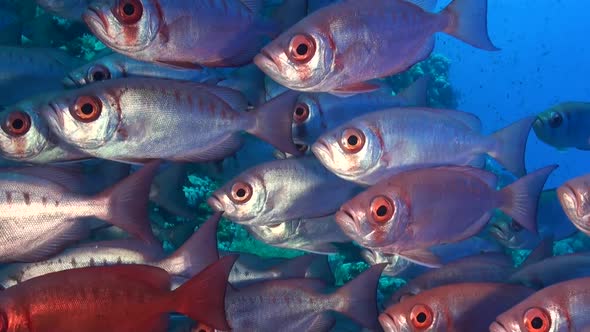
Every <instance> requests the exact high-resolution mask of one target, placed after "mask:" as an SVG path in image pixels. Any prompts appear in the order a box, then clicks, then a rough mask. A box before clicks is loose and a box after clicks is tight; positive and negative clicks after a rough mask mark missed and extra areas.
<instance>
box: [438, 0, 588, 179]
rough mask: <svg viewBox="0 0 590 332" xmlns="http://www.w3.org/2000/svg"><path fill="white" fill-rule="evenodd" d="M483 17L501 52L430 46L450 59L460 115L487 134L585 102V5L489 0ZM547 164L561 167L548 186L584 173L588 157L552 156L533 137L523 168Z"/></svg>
mask: <svg viewBox="0 0 590 332" xmlns="http://www.w3.org/2000/svg"><path fill="white" fill-rule="evenodd" d="M449 2H450V1H449V0H444V1H442V2H440V4H439V5H440V7H441V8H443V7H445V6H446V5H447V4H448V3H449ZM488 18H489V21H488V26H489V28H488V30H489V31H490V37H491V39H492V41H493V42H494V44H495V45H496V46H497V47H499V48H501V51H499V52H495V53H494V52H486V51H482V50H478V49H475V48H473V47H471V46H469V45H466V44H464V43H461V42H458V41H457V40H455V39H454V38H452V37H448V36H446V35H443V34H439V36H438V38H439V40H438V41H437V46H436V51H437V52H440V53H442V54H444V55H445V56H446V57H448V58H449V59H450V60H451V72H450V77H451V82H452V85H453V86H454V88H455V89H457V90H458V91H459V92H460V94H461V97H460V100H459V109H461V110H463V111H467V112H471V113H475V114H477V115H478V116H479V117H480V118H481V119H482V122H483V124H484V130H485V131H486V132H492V131H494V130H496V129H499V128H501V127H504V126H506V125H508V124H510V123H511V122H514V121H516V120H518V119H520V118H522V117H525V116H529V115H534V114H538V113H539V112H541V111H543V110H545V109H546V108H549V107H551V106H553V105H556V104H558V103H560V102H564V101H588V100H590V84H588V77H589V76H590V61H589V59H590V45H589V43H588V35H587V33H586V32H587V31H590V20H588V2H587V1H575V0H563V1H555V0H518V1H513V0H490V1H489V13H488ZM553 163H557V164H559V166H560V167H559V169H558V170H556V171H555V172H554V173H553V174H552V175H551V177H550V178H549V181H548V182H547V188H552V187H556V186H559V185H560V184H562V183H563V182H564V181H566V180H568V179H570V178H573V177H576V176H579V175H582V174H586V173H588V172H589V171H590V154H589V153H588V152H587V151H579V150H575V149H571V150H567V151H558V150H556V149H555V148H553V147H551V146H548V145H546V144H544V143H543V142H540V141H539V140H538V139H537V137H536V136H535V134H534V132H532V131H531V134H530V136H529V143H528V145H527V153H526V165H527V170H528V171H529V172H530V171H532V170H535V169H537V168H540V167H543V166H546V165H548V164H553Z"/></svg>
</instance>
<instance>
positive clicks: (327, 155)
mask: <svg viewBox="0 0 590 332" xmlns="http://www.w3.org/2000/svg"><path fill="white" fill-rule="evenodd" d="M311 152H312V153H313V154H314V155H315V156H316V157H317V158H318V159H319V160H320V161H328V160H332V159H333V158H332V153H331V150H330V147H329V146H328V144H327V143H325V142H324V141H323V140H318V141H317V142H315V143H314V144H313V145H312V146H311Z"/></svg>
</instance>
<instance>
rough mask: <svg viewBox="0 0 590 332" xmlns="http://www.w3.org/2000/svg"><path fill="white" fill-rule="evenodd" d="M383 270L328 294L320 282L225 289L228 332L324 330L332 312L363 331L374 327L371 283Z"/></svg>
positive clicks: (294, 281)
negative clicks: (351, 321) (230, 330)
mask: <svg viewBox="0 0 590 332" xmlns="http://www.w3.org/2000/svg"><path fill="white" fill-rule="evenodd" d="M383 267H384V265H383V264H381V265H375V266H373V267H371V268H370V269H369V270H367V271H365V272H363V273H362V274H361V275H359V276H358V277H356V278H355V279H353V280H352V281H350V282H348V283H347V284H345V285H344V286H342V287H341V288H339V289H337V290H336V291H334V292H331V291H330V290H329V288H328V286H327V285H326V284H325V283H324V282H322V281H321V280H314V279H287V280H270V281H264V282H260V283H256V284H253V285H251V286H248V287H245V288H242V289H239V290H232V289H230V290H228V293H227V295H226V300H225V312H226V317H227V320H228V323H229V326H230V327H231V329H232V330H233V331H252V330H256V331H261V332H263V331H276V330H277V322H280V329H281V331H302V330H304V331H318V332H319V331H329V330H330V329H331V327H332V326H333V325H334V324H335V322H336V318H335V317H334V315H333V313H334V312H338V313H340V314H343V315H344V316H346V317H347V318H351V319H352V320H354V321H356V322H358V323H360V324H361V325H363V326H365V327H367V328H377V326H378V322H377V314H378V312H377V300H376V295H377V292H376V291H377V284H378V281H379V276H380V275H381V270H382V269H383Z"/></svg>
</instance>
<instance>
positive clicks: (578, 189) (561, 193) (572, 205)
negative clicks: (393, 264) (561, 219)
mask: <svg viewBox="0 0 590 332" xmlns="http://www.w3.org/2000/svg"><path fill="white" fill-rule="evenodd" d="M589 191H590V174H588V175H582V176H579V177H577V178H574V179H571V180H569V181H567V182H566V183H564V184H563V185H561V186H560V187H559V188H557V197H558V198H559V203H560V204H561V207H562V208H563V211H564V212H565V214H566V215H567V216H568V218H569V220H570V221H571V222H572V223H573V225H574V226H576V228H577V229H579V230H580V231H581V232H583V233H584V234H586V235H590V195H589V194H588V192H589Z"/></svg>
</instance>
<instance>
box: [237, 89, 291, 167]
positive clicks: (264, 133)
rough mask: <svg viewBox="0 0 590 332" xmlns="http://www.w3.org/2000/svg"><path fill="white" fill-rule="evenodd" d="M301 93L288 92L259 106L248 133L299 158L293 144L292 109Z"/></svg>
mask: <svg viewBox="0 0 590 332" xmlns="http://www.w3.org/2000/svg"><path fill="white" fill-rule="evenodd" d="M300 94H301V93H300V92H297V91H292V90H289V91H287V92H284V93H282V94H281V95H279V96H277V97H276V98H274V99H272V100H270V101H269V102H267V103H265V104H264V105H261V106H260V107H259V108H257V109H256V110H255V111H254V113H255V117H256V124H255V126H254V128H251V129H250V130H249V131H248V132H249V133H250V134H252V135H254V136H256V137H258V138H260V139H262V140H264V141H266V142H268V143H270V144H272V145H273V146H274V147H276V148H277V149H279V150H281V151H283V152H287V153H290V154H292V155H295V156H300V155H301V154H302V153H301V151H299V150H298V149H297V146H295V143H294V142H293V133H292V125H293V108H294V105H295V103H296V102H297V97H299V95H300Z"/></svg>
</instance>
